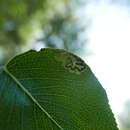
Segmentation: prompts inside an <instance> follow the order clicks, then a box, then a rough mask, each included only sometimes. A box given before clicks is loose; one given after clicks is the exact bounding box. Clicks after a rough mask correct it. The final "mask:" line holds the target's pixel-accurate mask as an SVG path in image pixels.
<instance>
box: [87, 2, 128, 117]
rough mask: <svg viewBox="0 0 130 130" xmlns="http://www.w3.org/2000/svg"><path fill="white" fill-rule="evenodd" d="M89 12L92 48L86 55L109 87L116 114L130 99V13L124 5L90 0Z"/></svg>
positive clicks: (109, 95)
mask: <svg viewBox="0 0 130 130" xmlns="http://www.w3.org/2000/svg"><path fill="white" fill-rule="evenodd" d="M86 16H88V17H89V18H92V21H91V26H90V28H89V32H88V34H87V36H88V35H89V45H88V47H89V49H90V50H91V51H92V53H93V55H92V56H90V57H89V56H88V57H85V59H86V62H87V63H88V64H89V65H90V66H91V68H92V70H93V72H94V73H95V74H96V76H97V77H98V79H99V81H100V82H101V84H102V85H103V87H104V88H105V89H106V91H107V94H108V98H109V101H110V105H111V107H112V109H113V112H114V113H115V114H116V116H117V115H118V114H119V113H120V112H121V111H122V110H123V105H124V103H125V101H126V100H127V99H130V14H129V9H128V8H127V7H125V6H121V5H110V4H105V3H98V4H97V3H96V4H95V3H91V4H89V6H87V8H86Z"/></svg>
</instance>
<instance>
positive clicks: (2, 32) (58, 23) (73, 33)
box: [0, 0, 85, 64]
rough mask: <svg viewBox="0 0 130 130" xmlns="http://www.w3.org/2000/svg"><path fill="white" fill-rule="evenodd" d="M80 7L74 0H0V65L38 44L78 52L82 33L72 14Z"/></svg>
mask: <svg viewBox="0 0 130 130" xmlns="http://www.w3.org/2000/svg"><path fill="white" fill-rule="evenodd" d="M83 3H84V2H83V1H78V0H77V1H74V0H71V1H69V0H62V1H61V0H51V1H49V0H37V1H36V0H31V1H30V0H23V1H22V0H11V1H9V0H7V1H5V0H1V4H0V53H1V57H0V58H1V60H0V63H1V64H2V63H4V62H5V61H6V60H7V59H9V58H10V57H12V56H13V55H15V54H17V53H20V52H23V51H25V50H28V49H30V48H33V47H34V46H37V45H36V44H39V43H40V44H44V46H46V47H53V48H64V49H66V50H70V51H76V52H79V50H81V46H82V47H83V44H84V41H85V39H82V40H81V38H80V35H82V34H81V32H83V31H84V29H83V25H81V24H79V16H78V15H76V11H77V10H78V8H80V7H81V6H83ZM79 33H80V34H79ZM2 55H4V57H2Z"/></svg>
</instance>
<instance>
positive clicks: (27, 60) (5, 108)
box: [0, 48, 118, 130]
mask: <svg viewBox="0 0 130 130" xmlns="http://www.w3.org/2000/svg"><path fill="white" fill-rule="evenodd" d="M0 130H118V128H117V125H116V122H115V119H114V116H113V113H112V111H111V109H110V107H109V104H108V99H107V95H106V92H105V90H104V89H103V88H102V86H101V84H100V83H99V82H98V80H97V79H96V77H95V76H94V74H93V73H92V71H91V69H90V68H89V67H88V66H87V65H86V64H85V63H84V61H83V60H82V59H80V58H79V57H77V56H75V55H73V54H71V53H69V52H66V51H64V50H59V49H49V48H48V49H43V50H41V51H39V52H36V51H33V50H31V51H29V52H26V53H24V54H21V55H18V56H16V57H14V58H13V59H12V60H10V61H9V62H8V63H7V65H5V66H4V67H3V68H2V69H0Z"/></svg>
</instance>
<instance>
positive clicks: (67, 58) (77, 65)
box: [55, 52, 87, 74]
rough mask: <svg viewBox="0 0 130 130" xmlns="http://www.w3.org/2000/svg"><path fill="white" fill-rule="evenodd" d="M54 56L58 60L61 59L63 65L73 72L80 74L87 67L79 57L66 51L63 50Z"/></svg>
mask: <svg viewBox="0 0 130 130" xmlns="http://www.w3.org/2000/svg"><path fill="white" fill-rule="evenodd" d="M55 58H56V59H57V60H58V61H62V63H63V65H64V67H65V68H66V69H68V70H69V71H70V72H73V73H77V74H80V73H81V72H83V71H84V70H85V69H86V67H87V65H86V64H85V62H84V61H83V60H82V59H81V58H79V57H78V56H75V55H73V54H71V53H68V52H63V53H61V54H60V55H57V56H56V57H55Z"/></svg>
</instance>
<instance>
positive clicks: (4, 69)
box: [0, 67, 64, 130]
mask: <svg viewBox="0 0 130 130" xmlns="http://www.w3.org/2000/svg"><path fill="white" fill-rule="evenodd" d="M0 69H1V70H3V71H5V72H6V73H7V74H8V75H9V76H10V77H11V78H12V79H13V80H14V81H15V83H16V84H18V86H19V87H20V88H21V89H22V91H24V92H25V93H26V94H27V96H28V97H29V98H30V99H31V100H32V101H33V102H34V103H35V104H36V105H37V106H38V107H39V108H40V109H41V110H42V111H43V112H44V113H45V114H46V116H47V117H48V118H49V119H50V120H51V121H52V122H53V123H54V124H55V125H56V126H57V127H58V128H59V129H60V130H64V129H63V128H62V127H61V126H60V125H59V124H58V123H57V122H56V121H55V120H54V119H53V118H52V116H51V115H50V114H49V113H48V112H47V111H46V110H45V109H44V108H43V107H42V106H41V105H40V104H39V103H38V101H37V100H36V99H35V98H34V97H33V96H32V94H31V93H30V92H29V91H28V90H27V89H26V88H25V87H24V86H23V85H22V84H21V83H20V82H19V81H18V80H17V78H16V77H15V76H13V75H12V74H11V73H10V72H9V71H8V69H7V67H1V68H0Z"/></svg>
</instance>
